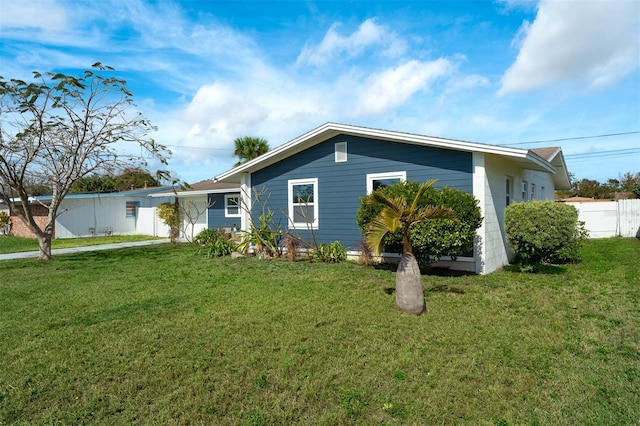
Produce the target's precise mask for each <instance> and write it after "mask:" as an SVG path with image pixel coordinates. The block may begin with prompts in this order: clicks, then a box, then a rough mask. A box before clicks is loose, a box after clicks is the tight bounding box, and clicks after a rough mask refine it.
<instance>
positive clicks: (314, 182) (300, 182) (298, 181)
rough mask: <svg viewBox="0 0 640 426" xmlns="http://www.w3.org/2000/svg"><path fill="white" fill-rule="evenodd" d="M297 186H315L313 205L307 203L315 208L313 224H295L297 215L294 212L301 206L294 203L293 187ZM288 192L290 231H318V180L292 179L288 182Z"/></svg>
mask: <svg viewBox="0 0 640 426" xmlns="http://www.w3.org/2000/svg"><path fill="white" fill-rule="evenodd" d="M295 185H313V204H312V203H307V205H312V206H313V222H294V218H295V215H294V214H293V213H294V212H293V210H294V208H295V207H297V206H300V205H302V204H300V203H294V202H293V187H294V186H295ZM287 186H288V191H287V204H288V206H289V229H294V228H297V229H318V224H319V220H318V205H319V204H320V203H319V200H318V178H308V179H291V180H289V181H288V184H287Z"/></svg>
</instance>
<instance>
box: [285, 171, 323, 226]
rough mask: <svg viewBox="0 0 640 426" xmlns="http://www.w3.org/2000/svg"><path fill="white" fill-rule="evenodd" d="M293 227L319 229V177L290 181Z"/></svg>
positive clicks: (290, 217) (290, 219)
mask: <svg viewBox="0 0 640 426" xmlns="http://www.w3.org/2000/svg"><path fill="white" fill-rule="evenodd" d="M289 221H290V225H291V227H300V228H305V229H308V228H312V229H318V179H317V178H314V179H294V180H290V181H289Z"/></svg>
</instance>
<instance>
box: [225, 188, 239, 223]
mask: <svg viewBox="0 0 640 426" xmlns="http://www.w3.org/2000/svg"><path fill="white" fill-rule="evenodd" d="M224 217H240V194H225V195H224Z"/></svg>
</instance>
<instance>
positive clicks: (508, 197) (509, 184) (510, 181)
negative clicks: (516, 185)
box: [505, 176, 513, 206]
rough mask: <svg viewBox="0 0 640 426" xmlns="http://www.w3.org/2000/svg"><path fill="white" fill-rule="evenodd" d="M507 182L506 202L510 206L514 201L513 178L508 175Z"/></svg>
mask: <svg viewBox="0 0 640 426" xmlns="http://www.w3.org/2000/svg"><path fill="white" fill-rule="evenodd" d="M505 184H506V187H505V191H506V195H505V203H506V205H507V206H509V205H511V203H512V202H513V178H512V177H511V176H507V178H506V180H505Z"/></svg>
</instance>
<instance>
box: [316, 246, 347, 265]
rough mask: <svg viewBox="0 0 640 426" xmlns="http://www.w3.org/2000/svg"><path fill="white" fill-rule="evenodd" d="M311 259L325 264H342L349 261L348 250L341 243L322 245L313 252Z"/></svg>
mask: <svg viewBox="0 0 640 426" xmlns="http://www.w3.org/2000/svg"><path fill="white" fill-rule="evenodd" d="M311 259H313V260H319V261H321V262H325V263H340V262H344V261H345V260H347V248H346V247H345V246H343V245H342V243H341V242H340V241H334V242H332V243H331V244H325V243H322V244H320V245H319V246H318V247H316V248H315V249H313V251H312V252H311Z"/></svg>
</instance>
